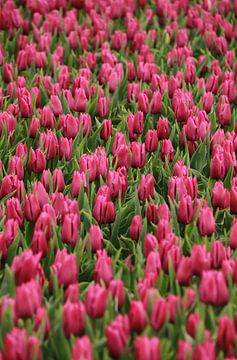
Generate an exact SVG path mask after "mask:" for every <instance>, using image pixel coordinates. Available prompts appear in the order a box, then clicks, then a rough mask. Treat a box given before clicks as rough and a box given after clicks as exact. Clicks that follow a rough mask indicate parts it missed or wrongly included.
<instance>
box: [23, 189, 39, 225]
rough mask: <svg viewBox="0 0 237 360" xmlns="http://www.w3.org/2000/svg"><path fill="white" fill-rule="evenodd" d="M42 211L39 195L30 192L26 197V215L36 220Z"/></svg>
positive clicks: (32, 220)
mask: <svg viewBox="0 0 237 360" xmlns="http://www.w3.org/2000/svg"><path fill="white" fill-rule="evenodd" d="M40 212H41V209H40V204H39V200H38V197H37V195H35V194H29V195H26V197H25V206H24V215H25V218H26V219H27V220H28V221H30V222H33V223H34V222H35V221H36V220H37V218H38V217H39V215H40Z"/></svg>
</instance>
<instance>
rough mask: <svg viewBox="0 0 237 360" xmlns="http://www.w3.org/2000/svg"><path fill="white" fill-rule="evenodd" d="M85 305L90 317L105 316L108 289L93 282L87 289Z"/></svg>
mask: <svg viewBox="0 0 237 360" xmlns="http://www.w3.org/2000/svg"><path fill="white" fill-rule="evenodd" d="M85 306H86V312H87V314H88V315H89V316H90V318H92V319H96V318H101V317H103V316H104V313H105V310H106V306H107V290H106V289H105V288H103V287H101V286H100V285H98V284H95V285H93V284H91V285H90V286H89V288H88V290H87V294H86V298H85Z"/></svg>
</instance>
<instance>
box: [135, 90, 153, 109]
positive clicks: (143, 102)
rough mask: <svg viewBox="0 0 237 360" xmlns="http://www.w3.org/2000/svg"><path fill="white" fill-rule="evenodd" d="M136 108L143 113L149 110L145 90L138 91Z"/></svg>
mask: <svg viewBox="0 0 237 360" xmlns="http://www.w3.org/2000/svg"><path fill="white" fill-rule="evenodd" d="M137 102H138V110H139V111H142V112H143V113H144V114H147V113H148V112H149V106H150V103H149V98H148V96H147V94H146V93H145V92H140V93H139V94H138V97H137Z"/></svg>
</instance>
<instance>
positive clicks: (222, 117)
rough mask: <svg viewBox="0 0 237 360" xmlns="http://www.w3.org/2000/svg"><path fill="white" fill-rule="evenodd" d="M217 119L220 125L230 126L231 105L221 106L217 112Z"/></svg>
mask: <svg viewBox="0 0 237 360" xmlns="http://www.w3.org/2000/svg"><path fill="white" fill-rule="evenodd" d="M217 119H218V121H219V123H220V124H221V125H223V126H226V125H230V123H231V107H230V104H229V103H228V104H227V103H225V104H220V107H219V109H218V111H217Z"/></svg>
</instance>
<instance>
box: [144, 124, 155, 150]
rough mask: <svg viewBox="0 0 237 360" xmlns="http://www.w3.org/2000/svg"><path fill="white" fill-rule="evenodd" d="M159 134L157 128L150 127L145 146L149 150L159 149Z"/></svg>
mask: <svg viewBox="0 0 237 360" xmlns="http://www.w3.org/2000/svg"><path fill="white" fill-rule="evenodd" d="M157 146H158V136H157V131H156V130H151V129H149V130H148V131H147V133H146V139H145V147H146V151H147V152H154V151H156V150H157Z"/></svg>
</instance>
